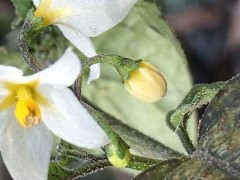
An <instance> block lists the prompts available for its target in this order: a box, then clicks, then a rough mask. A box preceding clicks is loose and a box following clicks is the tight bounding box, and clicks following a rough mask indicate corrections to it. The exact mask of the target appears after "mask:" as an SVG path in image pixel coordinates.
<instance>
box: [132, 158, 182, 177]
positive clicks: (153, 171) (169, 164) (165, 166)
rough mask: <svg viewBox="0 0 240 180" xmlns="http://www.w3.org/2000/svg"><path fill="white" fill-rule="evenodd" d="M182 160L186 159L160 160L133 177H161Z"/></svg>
mask: <svg viewBox="0 0 240 180" xmlns="http://www.w3.org/2000/svg"><path fill="white" fill-rule="evenodd" d="M184 161H186V159H176V158H173V159H169V160H166V161H163V162H160V163H158V164H157V165H155V166H153V167H151V168H149V169H147V170H146V171H143V172H142V173H140V174H139V175H138V176H136V177H135V178H134V180H147V179H151V180H155V179H156V180H157V179H163V178H164V177H165V176H166V174H168V173H169V172H171V171H172V170H173V169H175V168H176V167H178V166H179V165H181V164H182V163H183V162H184Z"/></svg>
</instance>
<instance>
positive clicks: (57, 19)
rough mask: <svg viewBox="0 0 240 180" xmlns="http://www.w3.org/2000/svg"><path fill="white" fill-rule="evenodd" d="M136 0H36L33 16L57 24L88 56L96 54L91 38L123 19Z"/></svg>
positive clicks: (96, 69) (95, 71)
mask: <svg viewBox="0 0 240 180" xmlns="http://www.w3.org/2000/svg"><path fill="white" fill-rule="evenodd" d="M136 2H137V0H40V1H39V0H33V3H34V5H35V6H36V7H37V9H36V11H35V13H34V15H35V16H36V17H43V18H44V21H43V25H44V26H48V25H50V24H55V25H57V26H58V27H59V28H60V30H61V31H62V33H63V35H64V36H65V37H66V38H67V39H68V40H69V41H70V42H72V43H73V44H74V45H75V46H76V47H77V48H78V49H79V50H80V51H81V52H83V53H84V54H85V55H86V56H87V57H93V56H95V55H96V51H95V48H94V46H93V43H92V41H91V39H90V38H89V37H94V36H97V35H99V34H101V33H103V32H104V31H107V30H108V29H110V28H112V27H113V26H115V25H116V24H118V23H119V22H121V21H122V20H123V19H124V18H125V17H126V16H127V14H128V12H129V11H130V10H131V8H132V7H133V5H134V4H135V3H136ZM99 75H100V66H99V64H95V65H93V66H92V67H91V71H90V76H89V81H91V80H94V79H97V78H99Z"/></svg>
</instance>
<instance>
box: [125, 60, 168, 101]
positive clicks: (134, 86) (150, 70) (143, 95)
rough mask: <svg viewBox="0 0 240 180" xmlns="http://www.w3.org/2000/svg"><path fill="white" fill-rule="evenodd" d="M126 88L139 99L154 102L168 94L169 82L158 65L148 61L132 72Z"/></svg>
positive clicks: (126, 81)
mask: <svg viewBox="0 0 240 180" xmlns="http://www.w3.org/2000/svg"><path fill="white" fill-rule="evenodd" d="M124 85H125V88H126V90H127V91H128V92H129V93H130V94H131V95H132V96H134V97H136V98H137V99H139V100H141V101H143V102H146V103H154V102H156V101H158V100H160V99H161V98H162V97H163V96H165V95H166V91H167V82H166V80H165V79H164V77H163V76H162V74H161V73H160V72H159V71H158V69H157V68H156V67H154V66H153V65H152V64H150V63H148V62H144V61H143V62H141V63H139V68H138V69H135V70H133V71H131V72H130V78H129V79H128V80H125V82H124Z"/></svg>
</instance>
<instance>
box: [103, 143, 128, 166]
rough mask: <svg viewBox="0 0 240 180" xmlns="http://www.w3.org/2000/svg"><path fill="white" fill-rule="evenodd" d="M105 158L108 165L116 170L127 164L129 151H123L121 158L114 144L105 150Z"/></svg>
mask: <svg viewBox="0 0 240 180" xmlns="http://www.w3.org/2000/svg"><path fill="white" fill-rule="evenodd" d="M107 157H108V160H109V161H110V163H111V164H112V165H113V166H114V167H117V168H124V167H126V166H127V165H128V164H129V161H130V151H129V149H128V148H126V149H125V150H124V153H123V157H122V158H121V157H120V155H119V149H118V147H117V146H116V145H115V144H111V145H109V146H108V149H107Z"/></svg>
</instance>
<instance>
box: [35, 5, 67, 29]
mask: <svg viewBox="0 0 240 180" xmlns="http://www.w3.org/2000/svg"><path fill="white" fill-rule="evenodd" d="M52 3H53V0H41V1H40V4H39V6H38V7H37V9H36V11H35V12H34V16H35V17H42V18H43V24H42V25H43V26H48V25H51V24H54V23H55V22H56V21H57V20H58V19H59V18H62V17H64V16H67V15H68V14H69V12H70V11H69V10H68V9H67V8H66V7H65V8H53V7H52Z"/></svg>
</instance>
